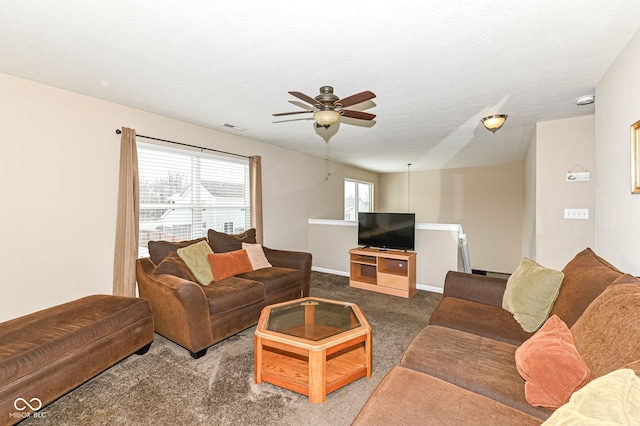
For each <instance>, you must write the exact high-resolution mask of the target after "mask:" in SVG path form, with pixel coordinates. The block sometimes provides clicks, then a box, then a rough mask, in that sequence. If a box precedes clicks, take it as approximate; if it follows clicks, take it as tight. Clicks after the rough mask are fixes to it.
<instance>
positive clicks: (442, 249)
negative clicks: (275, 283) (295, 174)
mask: <svg viewBox="0 0 640 426" xmlns="http://www.w3.org/2000/svg"><path fill="white" fill-rule="evenodd" d="M308 232H309V235H308V237H309V238H308V241H309V246H308V251H309V252H310V253H311V254H312V256H313V266H312V270H314V271H317V272H325V273H329V274H335V275H341V276H347V277H348V276H349V270H350V268H349V250H351V249H352V248H354V247H357V245H358V244H357V241H358V222H357V221H348V220H335V219H314V218H309V219H308ZM462 241H466V237H465V235H464V232H463V230H462V225H460V224H451V223H416V244H415V245H416V248H415V252H416V253H417V265H416V275H417V279H416V281H417V284H416V288H417V289H418V290H425V291H431V292H436V293H442V292H443V287H444V279H445V277H446V274H447V272H449V271H463V270H464V268H463V266H461V265H463V264H464V262H462V256H461V248H460V247H461V242H462ZM467 256H468V254H467ZM467 263H468V259H467ZM461 268H462V269H461Z"/></svg>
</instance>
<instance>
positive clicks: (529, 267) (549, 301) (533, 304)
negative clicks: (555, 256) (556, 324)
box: [502, 257, 564, 333]
mask: <svg viewBox="0 0 640 426" xmlns="http://www.w3.org/2000/svg"><path fill="white" fill-rule="evenodd" d="M563 279H564V274H563V273H562V272H560V271H555V270H553V269H549V268H545V267H543V266H540V265H538V264H537V263H536V262H534V261H533V260H531V259H528V258H526V257H525V258H524V259H522V262H520V265H519V266H518V267H517V268H516V270H515V271H513V274H512V275H511V276H510V277H509V280H508V281H507V288H506V289H505V291H504V295H503V296H502V308H503V309H506V310H507V311H509V312H511V313H512V314H513V317H514V318H515V320H516V321H518V324H520V326H521V327H522V329H523V330H524V331H526V332H528V333H533V332H534V331H536V330H537V329H539V328H540V327H541V326H542V324H544V322H545V321H546V320H547V318H548V317H549V312H551V308H552V307H553V302H555V300H556V297H558V292H559V291H560V285H561V284H562V280H563Z"/></svg>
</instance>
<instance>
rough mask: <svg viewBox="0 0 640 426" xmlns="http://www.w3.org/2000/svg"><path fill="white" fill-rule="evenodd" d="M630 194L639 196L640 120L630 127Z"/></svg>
mask: <svg viewBox="0 0 640 426" xmlns="http://www.w3.org/2000/svg"><path fill="white" fill-rule="evenodd" d="M631 193H632V194H640V120H638V121H636V122H635V123H633V124H632V125H631Z"/></svg>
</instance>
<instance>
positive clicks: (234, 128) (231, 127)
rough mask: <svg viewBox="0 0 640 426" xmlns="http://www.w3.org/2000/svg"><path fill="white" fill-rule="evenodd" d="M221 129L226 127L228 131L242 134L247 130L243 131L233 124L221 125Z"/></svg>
mask: <svg viewBox="0 0 640 426" xmlns="http://www.w3.org/2000/svg"><path fill="white" fill-rule="evenodd" d="M222 127H226V128H228V129H232V130H235V131H237V132H244V131H245V130H247V129H244V128H242V127H238V126H234V125H233V124H227V123H224V124H222Z"/></svg>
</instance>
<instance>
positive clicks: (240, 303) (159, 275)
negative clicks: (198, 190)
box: [136, 230, 311, 358]
mask: <svg viewBox="0 0 640 426" xmlns="http://www.w3.org/2000/svg"><path fill="white" fill-rule="evenodd" d="M203 240H204V238H202V239H198V240H192V241H183V242H176V243H173V242H167V241H161V242H153V241H152V242H150V243H149V252H150V257H149V258H143V259H138V261H137V267H136V274H137V280H138V289H139V293H140V297H142V298H144V299H147V300H148V301H149V302H150V303H151V309H152V311H153V315H154V324H155V330H156V332H157V333H159V334H161V335H163V336H164V337H166V338H168V339H170V340H172V341H173V342H175V343H177V344H179V345H181V346H183V347H184V348H186V349H188V350H189V352H190V353H191V356H192V357H194V358H199V357H201V356H203V355H205V354H206V351H207V348H208V347H209V346H211V345H213V344H215V343H217V342H219V341H221V340H223V339H226V338H227V337H229V336H232V335H234V334H236V333H238V332H240V331H242V330H244V329H246V328H248V327H251V326H253V325H255V324H257V322H258V319H259V317H260V312H261V311H262V308H264V307H265V306H266V305H269V304H273V303H279V302H284V301H286V300H292V299H297V298H300V297H304V296H308V295H309V284H310V281H311V254H309V253H304V252H296V251H287V250H275V249H270V248H267V247H264V254H265V256H266V258H267V260H268V261H269V263H270V264H271V265H272V266H271V267H268V268H263V269H257V270H254V271H250V272H245V273H241V274H238V275H234V276H230V277H227V278H224V279H222V280H219V281H213V282H212V283H210V284H209V285H206V286H205V285H201V284H199V283H198V282H197V280H195V279H194V278H193V277H192V276H190V275H189V272H188V271H185V268H186V265H184V264H182V265H180V262H181V261H180V258H179V256H178V255H177V254H176V250H177V249H178V248H180V247H186V246H188V245H191V244H194V243H195V242H200V241H203ZM208 242H209V245H210V246H211V248H212V249H213V252H214V253H226V252H232V251H235V250H239V249H241V248H242V243H243V242H246V243H255V230H249V231H247V232H245V233H244V234H240V235H227V234H223V233H220V232H216V231H213V230H209V233H208Z"/></svg>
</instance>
